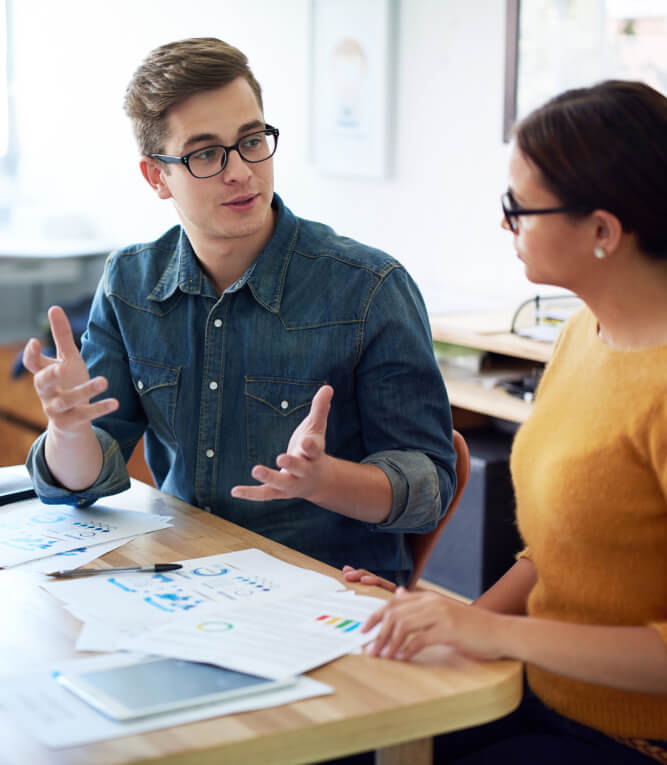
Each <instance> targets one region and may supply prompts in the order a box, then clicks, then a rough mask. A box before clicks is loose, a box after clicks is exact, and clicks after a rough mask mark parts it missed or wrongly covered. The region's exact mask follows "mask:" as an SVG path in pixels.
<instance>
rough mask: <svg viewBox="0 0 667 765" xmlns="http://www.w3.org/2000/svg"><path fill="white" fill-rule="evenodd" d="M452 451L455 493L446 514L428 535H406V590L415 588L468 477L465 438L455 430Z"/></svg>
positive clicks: (468, 469) (468, 458)
mask: <svg viewBox="0 0 667 765" xmlns="http://www.w3.org/2000/svg"><path fill="white" fill-rule="evenodd" d="M453 443H454V450H455V451H456V491H455V492H454V496H453V497H452V501H451V502H450V503H449V507H448V508H447V512H446V513H445V514H444V515H443V517H442V518H441V519H440V520H439V521H438V525H437V526H436V527H435V528H434V529H433V531H429V532H428V534H407V535H406V536H407V538H408V544H409V545H410V548H411V550H412V576H411V577H410V581H409V582H408V589H410V590H413V589H414V588H415V587H416V586H417V582H418V581H419V577H420V576H421V575H422V572H423V571H424V566H426V562H427V561H428V559H429V557H430V555H431V553H432V552H433V548H434V547H435V546H436V544H437V543H438V539H440V535H441V534H442V532H443V531H444V530H445V526H446V525H447V524H448V523H449V522H450V521H451V519H452V516H453V515H454V511H455V510H456V507H457V505H458V504H459V501H460V499H461V495H462V494H463V490H464V489H465V487H466V484H467V483H468V477H469V476H470V452H469V451H468V444H466V442H465V438H463V436H462V435H461V434H460V433H459V432H458V430H455V431H454V433H453Z"/></svg>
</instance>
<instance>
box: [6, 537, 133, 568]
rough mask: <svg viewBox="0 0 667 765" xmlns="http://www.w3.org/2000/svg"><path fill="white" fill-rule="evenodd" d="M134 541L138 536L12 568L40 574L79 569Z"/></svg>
mask: <svg viewBox="0 0 667 765" xmlns="http://www.w3.org/2000/svg"><path fill="white" fill-rule="evenodd" d="M133 539H136V536H134V537H126V538H125V539H116V540H113V541H111V542H100V543H99V544H97V545H90V546H88V547H77V548H76V550H67V551H65V552H60V553H56V554H55V555H49V556H48V557H46V558H38V559H37V560H29V561H26V562H25V563H17V564H16V566H12V570H13V571H35V572H37V573H39V574H51V573H53V572H54V571H60V570H62V569H65V568H68V569H69V568H79V566H85V565H86V563H90V562H92V561H94V560H97V558H101V557H102V556H103V555H106V554H107V553H108V552H111V551H112V550H115V549H116V548H117V547H122V546H123V545H126V544H127V543H128V542H131V541H132V540H133Z"/></svg>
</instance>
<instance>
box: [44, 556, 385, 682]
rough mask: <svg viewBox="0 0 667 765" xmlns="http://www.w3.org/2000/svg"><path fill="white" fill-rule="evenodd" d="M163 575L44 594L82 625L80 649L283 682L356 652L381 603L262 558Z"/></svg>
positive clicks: (221, 560)
mask: <svg viewBox="0 0 667 765" xmlns="http://www.w3.org/2000/svg"><path fill="white" fill-rule="evenodd" d="M180 563H181V564H182V566H183V568H182V569H179V570H177V571H169V572H165V573H155V574H152V575H149V574H146V573H134V572H132V573H125V574H113V575H109V576H96V577H89V578H86V579H77V580H74V579H70V580H59V581H54V582H49V583H47V584H44V585H43V586H44V588H45V589H46V590H48V591H49V592H50V593H51V594H53V595H55V596H56V597H57V598H59V599H60V600H62V601H63V602H64V603H65V607H66V608H67V609H68V610H69V611H71V612H72V614H74V616H76V617H77V618H78V619H80V620H82V621H83V622H84V627H83V629H82V631H81V634H80V635H79V639H78V641H77V649H78V650H85V651H113V650H129V651H134V652H139V653H145V654H155V655H161V656H172V657H176V658H181V659H188V660H191V661H203V662H208V663H211V664H218V665H220V666H224V667H228V668H230V669H236V670H239V671H242V672H249V673H253V674H258V675H264V676H266V677H272V678H281V677H286V676H292V675H298V674H301V673H302V672H306V671H308V670H309V669H313V668H314V667H317V666H319V665H321V664H324V663H326V662H328V661H331V660H332V659H335V658H337V657H339V656H342V655H344V654H346V653H349V652H350V651H353V650H356V649H357V648H359V647H360V646H362V645H363V644H364V643H366V642H368V641H369V640H371V639H372V637H373V634H372V633H368V634H365V633H362V632H361V626H362V624H363V622H364V621H365V620H366V618H367V617H368V616H369V615H370V614H371V613H373V611H375V610H377V608H379V607H380V606H381V605H382V602H383V601H382V600H379V599H378V598H367V597H361V596H357V595H355V593H354V592H352V591H351V590H344V589H343V590H342V591H341V588H342V587H343V585H341V584H340V582H338V581H337V580H336V579H333V578H332V577H328V576H324V575H323V574H318V573H317V572H315V571H309V570H308V569H303V568H299V567H298V566H292V565H290V564H289V563H285V562H283V561H281V560H278V559H277V558H274V557H273V556H271V555H267V554H266V553H264V552H262V551H261V550H255V549H249V550H239V551H237V552H232V553H223V554H221V555H212V556H208V557H206V558H194V559H191V560H184V561H180Z"/></svg>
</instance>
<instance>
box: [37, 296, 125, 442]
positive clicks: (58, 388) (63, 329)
mask: <svg viewBox="0 0 667 765" xmlns="http://www.w3.org/2000/svg"><path fill="white" fill-rule="evenodd" d="M49 323H50V325H51V334H52V335H53V340H54V342H55V345H56V353H57V356H56V358H55V359H52V358H49V357H48V356H44V354H43V353H41V347H40V344H39V341H38V340H36V339H35V338H32V339H31V340H29V341H28V342H27V344H26V347H25V349H24V351H23V365H24V366H25V368H26V369H27V370H29V371H30V372H32V374H33V375H34V380H33V382H34V385H35V390H36V391H37V395H38V396H39V398H40V401H41V402H42V408H43V409H44V413H45V414H46V416H47V417H48V418H49V426H50V427H51V428H55V429H56V431H58V432H60V433H62V434H76V433H78V432H80V431H81V429H82V427H85V426H87V425H88V423H90V421H91V420H94V419H96V418H98V417H102V416H103V415H105V414H109V412H113V411H114V410H115V409H117V408H118V402H117V401H116V400H115V399H112V398H108V399H104V400H103V401H97V402H95V403H94V404H91V403H90V399H91V398H93V396H96V395H97V394H98V393H102V392H103V391H105V390H106V389H107V385H108V383H107V381H106V379H105V378H104V377H96V378H94V379H92V380H91V379H90V375H89V374H88V369H87V368H86V365H85V363H84V361H83V359H82V358H81V354H80V353H79V350H78V348H77V347H76V344H75V342H74V337H73V335H72V328H71V327H70V323H69V321H68V319H67V316H66V315H65V312H64V311H63V309H62V308H60V307H59V306H52V307H51V308H50V309H49Z"/></svg>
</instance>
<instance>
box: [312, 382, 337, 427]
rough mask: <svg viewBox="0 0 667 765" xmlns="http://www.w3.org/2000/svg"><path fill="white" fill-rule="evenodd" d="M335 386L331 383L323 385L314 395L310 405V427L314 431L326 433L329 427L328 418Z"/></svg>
mask: <svg viewBox="0 0 667 765" xmlns="http://www.w3.org/2000/svg"><path fill="white" fill-rule="evenodd" d="M333 393H334V391H333V388H332V387H331V385H323V386H322V387H321V388H320V389H319V390H318V391H317V393H316V394H315V395H314V396H313V400H312V403H311V405H310V414H309V415H308V416H309V417H310V428H309V430H311V431H312V432H314V433H324V432H325V431H326V429H327V418H328V416H329V410H330V409H331V399H332V398H333Z"/></svg>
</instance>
